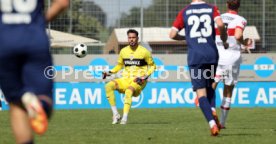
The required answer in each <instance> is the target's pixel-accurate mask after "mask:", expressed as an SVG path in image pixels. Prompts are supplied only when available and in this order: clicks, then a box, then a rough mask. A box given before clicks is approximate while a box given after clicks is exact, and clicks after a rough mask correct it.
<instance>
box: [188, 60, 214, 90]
mask: <svg viewBox="0 0 276 144" xmlns="http://www.w3.org/2000/svg"><path fill="white" fill-rule="evenodd" d="M216 68H217V64H197V65H189V72H190V76H191V81H192V85H193V90H194V91H196V90H197V89H201V88H208V87H212V83H213V82H214V77H215V74H216Z"/></svg>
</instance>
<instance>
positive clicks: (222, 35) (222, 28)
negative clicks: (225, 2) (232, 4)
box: [215, 18, 229, 48]
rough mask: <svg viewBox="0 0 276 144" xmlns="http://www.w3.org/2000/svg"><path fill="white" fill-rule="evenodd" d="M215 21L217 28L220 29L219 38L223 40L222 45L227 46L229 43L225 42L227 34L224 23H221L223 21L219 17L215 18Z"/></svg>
mask: <svg viewBox="0 0 276 144" xmlns="http://www.w3.org/2000/svg"><path fill="white" fill-rule="evenodd" d="M215 22H216V24H217V26H218V29H219V31H220V38H221V40H222V42H223V45H224V47H225V48H228V46H229V45H228V43H227V42H226V41H227V38H228V36H227V32H226V28H225V25H224V23H223V21H222V19H221V18H217V19H216V21H215Z"/></svg>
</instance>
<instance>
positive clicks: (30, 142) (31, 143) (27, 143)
mask: <svg viewBox="0 0 276 144" xmlns="http://www.w3.org/2000/svg"><path fill="white" fill-rule="evenodd" d="M23 144H34V141H33V140H30V141H28V142H25V143H23Z"/></svg>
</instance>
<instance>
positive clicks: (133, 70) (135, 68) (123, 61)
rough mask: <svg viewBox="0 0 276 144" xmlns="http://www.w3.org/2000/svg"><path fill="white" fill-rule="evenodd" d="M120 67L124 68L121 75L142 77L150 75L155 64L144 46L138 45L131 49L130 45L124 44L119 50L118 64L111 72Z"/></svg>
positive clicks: (116, 70)
mask: <svg viewBox="0 0 276 144" xmlns="http://www.w3.org/2000/svg"><path fill="white" fill-rule="evenodd" d="M122 68H124V70H123V73H122V76H123V77H142V76H149V75H151V74H152V73H153V71H154V70H155V68H156V65H155V63H154V61H153V59H152V56H151V53H150V51H148V50H147V49H146V48H144V47H142V46H141V45H138V47H137V48H136V50H132V49H131V47H130V46H126V47H124V48H123V49H122V50H121V51H120V55H119V58H118V64H117V65H116V66H115V67H114V68H113V69H112V70H111V72H112V73H117V72H118V71H119V70H121V69H122Z"/></svg>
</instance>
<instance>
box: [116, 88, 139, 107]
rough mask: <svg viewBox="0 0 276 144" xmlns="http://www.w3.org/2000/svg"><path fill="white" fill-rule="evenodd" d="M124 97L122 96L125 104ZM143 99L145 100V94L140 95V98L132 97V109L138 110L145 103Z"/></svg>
mask: <svg viewBox="0 0 276 144" xmlns="http://www.w3.org/2000/svg"><path fill="white" fill-rule="evenodd" d="M124 97H125V95H124V94H121V101H122V102H123V103H124ZM143 99H144V94H143V92H141V93H140V95H139V96H137V97H134V96H133V97H132V104H131V108H137V107H139V106H140V105H141V104H142V102H143Z"/></svg>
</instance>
